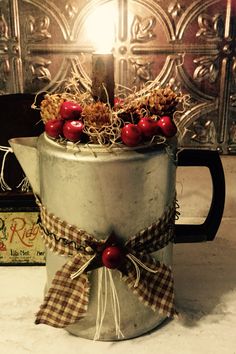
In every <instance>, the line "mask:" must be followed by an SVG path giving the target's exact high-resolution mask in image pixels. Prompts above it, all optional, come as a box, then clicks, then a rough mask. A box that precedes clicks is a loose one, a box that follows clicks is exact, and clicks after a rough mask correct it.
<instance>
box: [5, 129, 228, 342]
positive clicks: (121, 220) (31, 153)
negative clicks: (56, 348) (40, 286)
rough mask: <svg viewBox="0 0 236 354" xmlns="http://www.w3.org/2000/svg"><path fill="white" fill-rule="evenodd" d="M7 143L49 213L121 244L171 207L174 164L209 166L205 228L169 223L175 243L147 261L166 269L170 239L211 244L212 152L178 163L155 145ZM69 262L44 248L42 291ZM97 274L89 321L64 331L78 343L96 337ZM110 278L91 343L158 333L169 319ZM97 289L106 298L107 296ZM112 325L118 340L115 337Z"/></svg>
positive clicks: (218, 184)
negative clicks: (78, 339) (116, 308)
mask: <svg viewBox="0 0 236 354" xmlns="http://www.w3.org/2000/svg"><path fill="white" fill-rule="evenodd" d="M10 144H11V146H12V148H13V150H14V152H15V154H16V157H17V158H18V160H19V162H20V163H21V165H22V168H23V170H24V171H25V173H26V175H27V176H28V178H29V180H30V183H31V185H32V188H33V191H34V193H35V194H36V195H38V196H39V197H40V200H41V203H42V204H43V205H44V207H45V208H46V209H47V210H48V211H49V212H50V213H52V214H53V215H55V216H56V217H58V218H60V219H61V220H64V221H66V222H67V223H68V224H71V225H75V226H76V227H78V228H79V229H83V230H86V232H87V233H88V234H91V235H94V236H95V237H96V239H98V240H104V239H106V238H107V237H108V235H109V234H110V233H111V232H113V233H114V234H115V235H118V236H119V240H121V242H124V243H125V242H127V240H129V238H130V237H132V236H133V235H135V234H136V233H137V232H139V231H140V230H142V229H145V228H148V227H149V226H150V225H152V224H153V223H155V222H156V220H158V219H159V218H161V217H162V215H163V213H164V211H165V209H166V208H167V207H168V206H169V205H171V203H173V201H174V200H175V193H176V189H175V178H176V168H177V165H178V164H180V165H196V166H199V165H204V166H207V167H209V169H210V173H211V176H212V181H213V199H212V203H211V208H210V211H209V215H208V217H207V219H206V221H205V222H204V224H202V225H176V226H175V225H174V223H173V225H172V226H173V228H172V229H173V230H174V231H175V238H174V240H171V242H168V244H167V245H165V247H163V248H161V249H160V250H159V251H157V252H154V253H152V254H151V256H152V258H153V259H155V260H156V261H157V262H158V261H159V262H160V263H161V264H165V265H166V266H170V267H171V264H172V245H173V241H174V242H196V241H203V240H210V239H213V238H214V236H215V234H216V231H217V229H218V226H219V223H220V220H221V217H222V212H223V206H224V174H223V169H222V165H221V162H220V158H219V156H218V153H217V152H215V151H193V150H186V151H183V152H181V153H179V154H178V158H177V154H176V142H175V141H173V142H172V144H171V146H169V147H168V148H167V147H166V146H165V145H157V146H155V147H150V146H149V147H147V146H143V147H140V148H138V149H137V148H124V149H121V148H113V149H110V150H107V149H106V148H103V147H100V146H87V145H84V146H75V145H73V144H70V143H67V145H66V146H62V145H59V144H58V143H56V142H54V141H52V140H51V139H48V138H47V136H46V135H45V134H42V135H41V136H40V137H39V138H36V137H35V138H34V137H33V138H16V139H11V141H10ZM67 260H68V257H65V256H60V255H57V254H55V253H54V252H51V251H50V250H49V249H48V250H47V258H46V267H47V284H46V293H47V291H48V289H49V288H50V286H51V284H52V280H53V278H54V275H55V273H56V272H57V271H58V270H59V269H60V268H61V267H62V266H63V264H65V263H66V262H67ZM134 267H135V266H134ZM137 267H138V268H139V267H142V265H141V266H140V265H138V266H137ZM99 271H100V270H99V267H98V268H96V267H95V269H93V270H91V271H90V272H89V282H90V295H89V304H88V309H87V312H86V315H85V316H84V318H83V319H80V320H79V321H78V322H76V323H75V324H72V325H69V326H67V330H68V331H69V332H71V333H73V334H75V335H78V336H80V337H85V338H90V339H93V338H94V337H95V333H96V331H97V330H98V323H97V321H98V288H99V280H98V279H100V278H99ZM111 272H112V281H113V283H112V284H113V288H112V289H113V290H112V289H110V287H109V286H108V287H107V289H106V291H107V293H108V296H107V297H106V302H107V303H106V306H105V310H104V314H103V318H102V326H100V329H99V337H97V338H96V339H100V340H116V339H123V338H125V339H127V338H132V337H136V336H139V335H141V334H143V333H145V332H147V331H149V330H151V329H153V328H155V327H156V326H158V325H159V324H160V323H161V322H162V321H163V320H164V319H165V318H166V316H165V315H162V314H159V313H158V311H153V309H152V308H151V307H149V306H145V305H144V304H143V303H142V302H140V299H139V298H138V296H137V295H135V293H134V292H132V291H130V289H129V287H128V286H127V284H125V282H123V281H121V279H120V272H119V271H117V270H116V269H112V271H111ZM136 272H138V270H137V269H136ZM137 277H138V273H137ZM114 287H115V289H116V293H115V294H116V296H117V299H118V300H117V301H118V304H119V313H118V314H116V316H115V317H114V303H113V302H114V301H113V300H114V299H113V300H112V296H111V297H110V296H109V295H110V294H112V291H113V295H114ZM99 291H100V296H103V295H104V292H105V290H104V289H100V290H99ZM113 298H114V296H113ZM68 301H69V300H68ZM103 309H104V307H103ZM117 321H118V322H119V330H120V333H121V334H122V335H120V336H117ZM100 324H101V321H100Z"/></svg>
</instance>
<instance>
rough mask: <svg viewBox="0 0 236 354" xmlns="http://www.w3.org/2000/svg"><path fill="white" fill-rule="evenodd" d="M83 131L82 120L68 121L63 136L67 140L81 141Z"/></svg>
mask: <svg viewBox="0 0 236 354" xmlns="http://www.w3.org/2000/svg"><path fill="white" fill-rule="evenodd" d="M83 129H84V125H83V123H82V122H81V120H67V121H66V122H65V124H64V126H63V135H64V137H65V138H66V139H68V140H70V141H73V142H76V141H79V140H80V138H81V135H82V134H83Z"/></svg>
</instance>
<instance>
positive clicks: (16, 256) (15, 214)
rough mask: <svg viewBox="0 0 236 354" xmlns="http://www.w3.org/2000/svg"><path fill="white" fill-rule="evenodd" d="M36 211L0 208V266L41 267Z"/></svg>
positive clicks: (41, 249)
mask: <svg viewBox="0 0 236 354" xmlns="http://www.w3.org/2000/svg"><path fill="white" fill-rule="evenodd" d="M37 220H38V209H37V207H31V208H26V207H23V208H0V265H43V264H45V247H44V244H43V241H42V239H41V236H40V228H39V225H38V223H37Z"/></svg>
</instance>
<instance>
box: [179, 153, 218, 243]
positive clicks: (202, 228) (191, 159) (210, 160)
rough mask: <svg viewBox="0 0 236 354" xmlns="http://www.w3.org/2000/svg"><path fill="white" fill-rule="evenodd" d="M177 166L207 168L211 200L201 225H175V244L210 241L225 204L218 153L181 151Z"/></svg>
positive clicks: (213, 236)
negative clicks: (209, 176)
mask: <svg viewBox="0 0 236 354" xmlns="http://www.w3.org/2000/svg"><path fill="white" fill-rule="evenodd" d="M178 166H205V167H208V168H209V170H210V174H211V179H212V189H213V191H212V200H211V206H210V209H209V212H208V215H207V217H206V219H205V221H204V222H203V223H202V224H186V225H185V224H177V225H175V239H174V242H175V243H184V242H186V243H191V242H202V241H212V240H213V239H214V238H215V236H216V233H217V230H218V228H219V226H220V222H221V219H222V215H223V211H224V202H225V178H224V170H223V166H222V163H221V159H220V156H219V153H218V152H217V151H209V150H207V151H206V150H193V149H186V150H182V151H180V152H179V154H178Z"/></svg>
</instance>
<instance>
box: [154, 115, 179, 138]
mask: <svg viewBox="0 0 236 354" xmlns="http://www.w3.org/2000/svg"><path fill="white" fill-rule="evenodd" d="M157 125H158V127H159V128H160V130H161V133H162V134H163V135H164V136H165V137H166V138H171V137H172V136H174V135H175V134H176V133H177V128H176V125H175V123H174V122H173V120H172V119H171V118H170V117H169V116H163V117H162V118H160V119H159V120H158V121H157Z"/></svg>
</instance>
